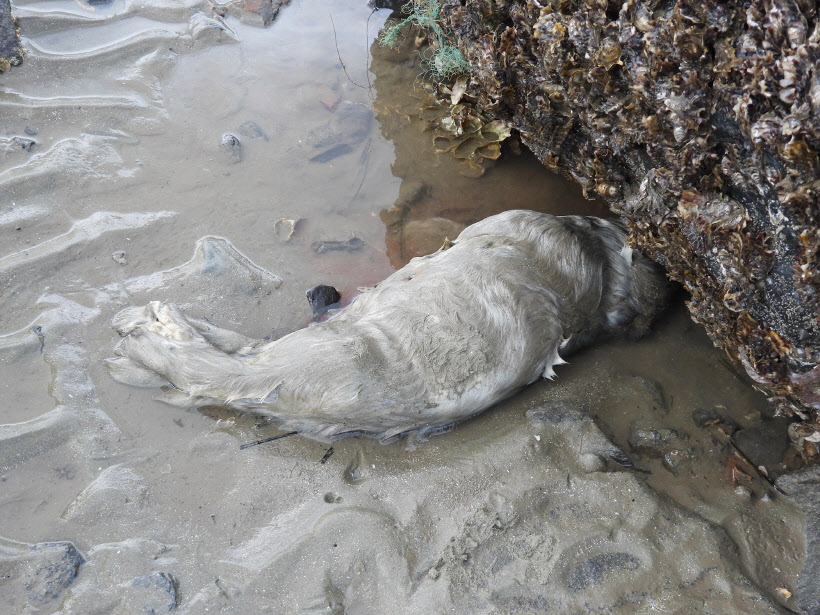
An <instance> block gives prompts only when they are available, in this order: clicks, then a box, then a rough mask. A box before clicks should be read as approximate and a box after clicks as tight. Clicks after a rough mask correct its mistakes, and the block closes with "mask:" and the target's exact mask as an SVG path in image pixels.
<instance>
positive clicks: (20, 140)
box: [11, 137, 37, 152]
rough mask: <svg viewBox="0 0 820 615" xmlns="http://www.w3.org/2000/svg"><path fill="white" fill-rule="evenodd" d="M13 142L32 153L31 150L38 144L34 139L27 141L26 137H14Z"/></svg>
mask: <svg viewBox="0 0 820 615" xmlns="http://www.w3.org/2000/svg"><path fill="white" fill-rule="evenodd" d="M11 140H12V141H13V142H14V143H15V144H17V145H19V146H20V148H21V149H24V150H26V151H27V152H30V151H31V149H32V148H33V147H34V146H35V145H36V144H37V141H35V140H34V139H27V138H26V137H12V138H11Z"/></svg>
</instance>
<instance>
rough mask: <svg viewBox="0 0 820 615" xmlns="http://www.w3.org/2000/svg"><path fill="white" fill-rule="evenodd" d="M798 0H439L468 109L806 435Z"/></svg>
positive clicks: (812, 153)
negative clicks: (611, 228) (623, 226)
mask: <svg viewBox="0 0 820 615" xmlns="http://www.w3.org/2000/svg"><path fill="white" fill-rule="evenodd" d="M819 11H820V9H819V8H818V4H817V3H816V2H815V1H814V0H744V2H738V3H736V2H719V1H717V0H703V1H701V2H693V1H691V0H668V1H664V0H626V1H622V0H444V2H443V4H442V8H441V20H442V22H443V23H444V24H445V26H446V31H447V32H448V33H449V36H450V38H451V39H452V40H451V42H452V43H453V44H456V45H458V47H459V49H460V50H461V53H462V55H463V56H464V57H465V58H466V59H467V60H468V61H469V62H470V65H471V73H470V74H471V81H472V82H473V83H474V84H475V86H477V87H475V88H473V89H472V90H471V93H474V95H475V98H476V100H475V104H476V105H477V106H478V108H479V109H480V112H481V113H483V114H484V115H486V116H487V117H488V118H490V117H492V118H495V119H499V120H504V121H506V122H509V124H510V125H511V126H512V127H514V128H515V129H516V130H517V131H518V132H519V133H520V136H521V140H522V142H523V143H524V144H525V145H527V146H528V147H529V148H530V149H531V150H532V151H533V152H535V154H536V155H537V156H538V157H539V159H540V160H541V161H542V162H543V163H544V164H545V165H547V166H548V167H550V168H553V169H558V170H560V171H562V172H563V173H564V174H566V175H568V176H569V177H571V178H573V179H574V180H575V181H577V182H578V183H580V184H581V186H582V187H583V188H584V190H585V192H586V193H588V194H590V195H595V196H600V197H602V198H603V199H605V200H606V201H607V202H608V203H609V204H610V206H611V208H612V209H613V210H614V211H616V212H618V213H620V214H622V215H623V216H624V217H625V219H626V220H627V222H628V223H629V225H630V228H631V231H632V241H633V242H634V244H635V246H636V247H639V248H640V249H641V250H643V251H644V252H646V253H648V254H650V255H651V256H652V257H653V258H655V259H656V260H657V261H659V262H660V263H662V264H663V265H664V266H666V268H667V271H668V272H669V275H670V276H671V277H672V278H674V279H676V280H678V281H679V282H681V283H682V284H683V285H684V286H685V287H686V288H687V290H688V291H689V292H690V293H691V300H690V302H689V307H690V309H691V312H692V315H693V317H694V318H695V319H696V320H697V321H699V322H701V323H703V325H704V326H705V327H706V329H707V330H708V332H709V334H710V335H711V337H712V339H713V340H714V341H715V343H716V344H718V345H719V346H721V347H723V348H724V349H725V350H726V351H727V353H728V354H729V355H730V356H731V357H732V358H733V359H734V360H735V361H736V363H737V364H738V365H740V366H742V368H743V369H744V370H745V371H746V372H747V373H748V374H749V376H750V377H751V378H752V380H753V381H754V382H755V383H756V384H757V386H758V387H760V388H762V389H764V390H765V391H767V392H768V393H769V394H770V397H771V399H772V402H773V403H774V404H775V406H776V409H777V410H778V412H780V413H784V414H787V415H790V416H795V417H798V418H799V419H800V420H801V423H800V424H799V425H797V426H795V427H793V429H792V432H793V435H794V440H795V442H796V443H797V444H799V445H800V447H801V450H802V451H803V453H804V454H805V455H806V456H813V455H816V454H817V446H816V442H817V440H818V439H820V436H818V437H815V436H814V435H812V434H818V433H820V160H818V153H820V15H819V14H818V12H819Z"/></svg>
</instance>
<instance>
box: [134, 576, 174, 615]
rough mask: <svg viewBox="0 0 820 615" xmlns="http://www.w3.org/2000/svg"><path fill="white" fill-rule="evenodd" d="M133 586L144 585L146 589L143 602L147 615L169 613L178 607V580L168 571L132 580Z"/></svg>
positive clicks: (144, 611)
mask: <svg viewBox="0 0 820 615" xmlns="http://www.w3.org/2000/svg"><path fill="white" fill-rule="evenodd" d="M131 586H132V587H143V588H145V589H146V590H148V591H147V592H146V595H145V597H144V603H143V613H145V615H157V614H158V613H167V612H168V611H173V610H174V609H175V608H177V591H178V589H177V588H178V583H177V580H176V579H175V578H174V577H173V576H172V575H170V574H168V573H167V572H154V573H151V574H149V575H146V576H144V577H137V578H136V579H134V580H133V581H131Z"/></svg>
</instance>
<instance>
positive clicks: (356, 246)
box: [310, 237, 364, 254]
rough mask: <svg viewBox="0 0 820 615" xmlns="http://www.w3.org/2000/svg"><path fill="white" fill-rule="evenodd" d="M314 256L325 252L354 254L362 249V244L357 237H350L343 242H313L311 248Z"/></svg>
mask: <svg viewBox="0 0 820 615" xmlns="http://www.w3.org/2000/svg"><path fill="white" fill-rule="evenodd" d="M310 247H311V248H313V251H314V252H316V254H324V253H325V252H356V251H358V250H361V249H362V248H363V247H364V242H363V241H362V240H361V239H359V238H358V237H351V238H350V239H345V240H344V241H325V240H321V241H314V242H313V243H312V244H311V246H310Z"/></svg>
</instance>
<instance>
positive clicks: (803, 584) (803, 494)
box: [777, 465, 820, 615]
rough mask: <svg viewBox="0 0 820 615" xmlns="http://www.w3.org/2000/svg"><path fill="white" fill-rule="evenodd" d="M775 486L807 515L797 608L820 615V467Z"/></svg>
mask: <svg viewBox="0 0 820 615" xmlns="http://www.w3.org/2000/svg"><path fill="white" fill-rule="evenodd" d="M777 486H778V487H780V488H781V489H782V490H783V491H785V492H786V493H787V494H788V497H789V499H790V500H791V501H792V502H794V503H795V504H797V506H799V507H800V509H801V510H802V511H803V513H804V514H805V515H806V530H805V535H804V541H805V544H806V560H805V562H804V564H803V569H802V570H801V571H800V574H798V575H797V583H796V589H797V592H796V594H797V595H796V602H797V606H798V607H799V608H800V612H801V613H804V614H805V615H820V465H814V466H810V467H808V468H805V469H803V470H800V471H799V472H795V473H794V474H785V475H783V476H781V477H780V478H778V479H777Z"/></svg>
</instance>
